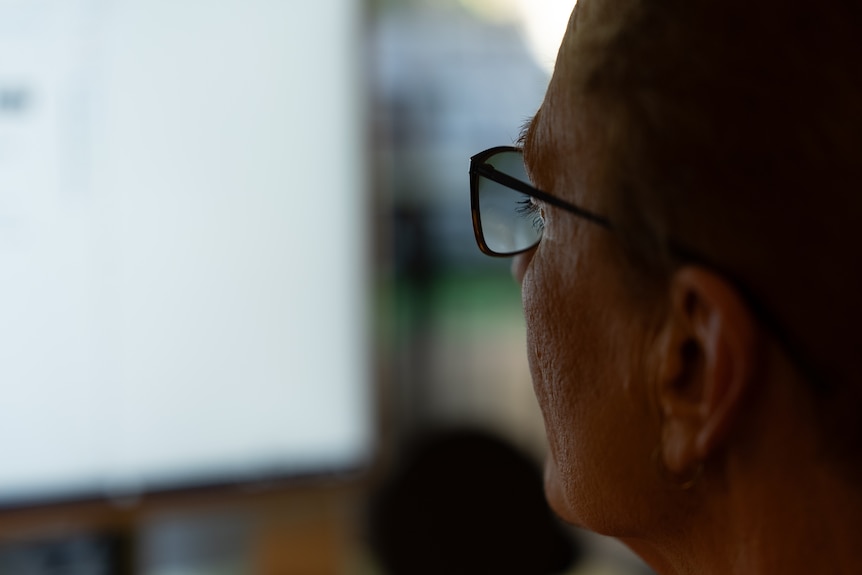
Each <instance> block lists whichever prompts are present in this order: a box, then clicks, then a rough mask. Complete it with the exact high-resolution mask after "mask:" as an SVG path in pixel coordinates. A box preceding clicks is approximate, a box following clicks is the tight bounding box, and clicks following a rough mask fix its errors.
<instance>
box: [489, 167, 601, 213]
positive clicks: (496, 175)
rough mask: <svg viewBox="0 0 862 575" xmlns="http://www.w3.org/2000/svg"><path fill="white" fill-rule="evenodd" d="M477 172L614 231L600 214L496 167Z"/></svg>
mask: <svg viewBox="0 0 862 575" xmlns="http://www.w3.org/2000/svg"><path fill="white" fill-rule="evenodd" d="M475 169H476V171H477V172H478V173H479V174H480V175H482V176H484V177H486V178H488V179H489V180H493V181H495V182H497V183H499V184H502V185H504V186H506V187H508V188H512V189H513V190H517V191H519V192H521V193H522V194H527V195H528V196H532V197H534V198H536V199H539V200H541V201H543V202H545V203H547V204H551V205H552V206H556V207H558V208H562V209H564V210H566V211H567V212H571V213H573V214H575V215H578V216H580V217H582V218H584V219H587V220H590V221H591V222H593V223H596V224H598V225H600V226H603V227H605V228H608V229H613V226H612V225H611V222H610V220H608V219H607V218H605V217H603V216H600V215H598V214H594V213H593V212H590V211H587V210H585V209H583V208H579V207H578V206H576V205H573V204H570V203H569V202H566V201H564V200H561V199H559V198H557V197H555V196H552V195H550V194H547V193H545V192H543V191H542V190H540V189H538V188H535V187H533V186H531V185H530V184H528V183H526V182H523V181H521V180H519V179H518V178H515V177H512V176H510V175H509V174H506V173H504V172H501V171H499V170H497V169H496V168H494V166H492V165H490V164H479V165H478V166H476V168H475Z"/></svg>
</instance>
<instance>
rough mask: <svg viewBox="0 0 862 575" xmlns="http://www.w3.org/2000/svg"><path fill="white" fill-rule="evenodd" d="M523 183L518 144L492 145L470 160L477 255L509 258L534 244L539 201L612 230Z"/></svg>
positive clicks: (537, 238) (538, 238)
mask: <svg viewBox="0 0 862 575" xmlns="http://www.w3.org/2000/svg"><path fill="white" fill-rule="evenodd" d="M529 182H530V178H529V176H527V169H526V167H525V166H524V154H523V153H522V151H521V150H520V149H519V148H515V147H512V146H498V147H495V148H490V149H488V150H485V151H484V152H480V153H478V154H476V155H475V156H473V157H472V158H470V205H471V211H472V214H473V232H474V233H475V234H476V242H477V243H478V244H479V249H480V250H482V252H483V253H485V254H488V255H489V256H500V257H506V256H513V255H515V254H519V253H521V252H525V251H527V250H529V249H532V248H533V247H535V246H536V245H538V243H539V242H540V241H541V239H542V232H543V230H544V218H543V215H542V212H541V210H542V205H541V204H547V205H551V206H555V207H558V208H561V209H563V210H566V211H567V212H570V213H573V214H575V215H577V216H580V217H582V218H584V219H586V220H589V221H591V222H593V223H595V224H598V225H600V226H602V227H604V228H607V229H612V226H611V222H610V221H609V220H608V219H607V218H605V217H603V216H600V215H598V214H594V213H592V212H590V211H587V210H585V209H583V208H579V207H578V206H575V205H573V204H570V203H568V202H566V201H563V200H561V199H559V198H556V197H554V196H552V195H550V194H547V193H545V192H543V191H541V190H539V189H537V188H535V187H533V186H532V185H531V184H530V183H529Z"/></svg>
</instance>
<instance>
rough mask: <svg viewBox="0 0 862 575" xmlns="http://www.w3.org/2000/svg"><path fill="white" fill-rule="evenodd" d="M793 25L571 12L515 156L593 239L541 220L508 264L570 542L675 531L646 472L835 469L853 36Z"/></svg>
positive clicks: (854, 81)
mask: <svg viewBox="0 0 862 575" xmlns="http://www.w3.org/2000/svg"><path fill="white" fill-rule="evenodd" d="M827 4H828V2H827ZM814 12H816V14H813V13H812V10H811V9H810V5H805V7H800V8H798V9H796V8H793V7H791V6H788V5H787V4H786V3H778V2H759V3H756V6H752V5H751V4H750V3H739V5H738V6H737V5H734V4H733V3H728V2H718V1H714V2H710V1H707V2H691V1H683V0H669V1H667V2H643V1H638V0H581V3H580V5H579V6H578V7H577V8H576V10H575V12H574V13H573V16H572V19H571V21H570V24H569V28H568V30H567V34H566V38H565V40H564V42H563V45H562V47H561V49H560V53H559V57H558V62H557V68H556V70H555V73H554V77H553V79H552V82H551V85H550V87H549V90H548V93H547V95H546V98H545V101H544V103H543V105H542V107H541V109H540V110H539V113H538V114H537V115H536V117H535V118H534V120H533V122H532V123H531V125H530V128H529V130H528V131H527V133H526V136H525V141H524V146H525V158H526V161H527V164H528V168H529V171H530V174H531V177H532V178H533V180H534V183H535V185H536V186H537V187H538V188H540V189H542V190H544V191H547V192H549V193H551V194H552V195H556V196H559V197H561V198H562V199H565V200H567V201H569V202H572V203H575V204H577V205H580V206H583V207H585V208H587V209H589V210H592V211H594V212H598V213H600V214H603V215H605V216H606V217H608V218H609V219H610V220H611V222H612V223H613V225H614V229H613V231H608V230H605V229H603V228H601V227H598V226H595V225H592V224H591V223H590V222H587V221H583V220H580V219H578V218H575V217H572V215H571V214H567V213H565V212H563V211H560V210H557V209H554V208H548V209H547V210H545V211H544V226H545V230H544V236H543V238H542V241H541V243H540V244H539V245H538V246H537V247H536V248H534V249H533V250H531V251H529V252H527V253H526V254H524V255H522V256H519V257H518V258H517V259H516V261H515V264H514V266H513V269H514V270H515V274H516V277H517V278H518V279H519V281H521V283H522V293H523V300H524V307H525V313H526V319H527V327H528V354H529V357H530V364H531V370H532V374H533V379H534V385H535V388H536V392H537V396H538V399H539V403H540V405H541V407H542V410H543V415H544V417H545V421H546V427H547V431H548V436H549V441H550V448H551V458H550V461H549V468H548V495H549V498H550V500H551V502H552V504H553V505H554V507H555V509H556V510H557V511H558V512H559V513H560V514H561V515H563V516H564V517H565V518H567V519H569V520H571V521H573V522H576V523H580V524H583V525H585V526H587V527H589V528H591V529H595V530H598V531H602V532H605V533H608V534H611V535H616V536H620V537H634V538H637V537H642V536H644V533H656V532H657V531H656V526H657V525H661V526H662V528H664V529H668V530H672V529H685V528H688V527H690V525H688V524H687V522H688V521H690V520H691V518H692V517H694V516H697V514H698V513H701V514H708V513H711V511H710V510H709V503H708V499H707V498H703V497H700V496H699V495H698V493H696V491H697V487H695V488H694V489H693V490H689V491H686V492H685V493H682V492H681V491H680V490H679V489H678V487H679V486H678V485H676V486H674V485H669V483H673V482H669V481H668V474H669V475H671V476H678V477H680V478H686V477H690V476H691V475H692V474H693V473H695V472H696V471H697V470H699V469H700V468H701V467H704V468H705V469H706V475H705V477H704V478H703V480H702V481H703V482H705V483H709V482H710V481H712V482H713V484H714V485H715V484H719V483H721V482H723V481H725V480H726V479H727V476H726V474H725V471H727V473H736V474H737V475H736V476H735V477H738V476H739V473H740V472H739V467H738V466H736V465H737V464H736V462H738V458H739V457H743V456H745V457H749V456H751V454H752V453H754V452H756V451H757V450H759V449H763V450H765V449H767V448H768V447H769V446H771V445H772V443H773V442H774V443H776V444H779V440H780V436H781V434H784V436H785V437H786V438H787V439H788V440H789V439H790V438H791V437H792V438H793V440H794V441H797V442H804V443H805V445H801V444H799V445H789V446H788V449H795V450H796V454H797V455H798V456H799V457H800V458H802V459H800V461H799V464H804V461H805V460H804V457H805V456H807V455H812V454H818V453H820V454H828V457H826V458H825V460H826V461H827V463H828V464H829V465H832V464H834V463H836V462H841V463H846V462H851V465H855V464H853V463H852V462H853V461H855V460H856V459H857V457H856V456H857V455H858V454H859V451H858V446H859V444H860V443H862V442H860V438H862V432H860V429H859V428H858V426H859V421H858V420H859V418H858V416H857V415H856V414H857V413H858V410H859V407H860V405H862V402H860V397H859V396H860V393H859V383H858V382H859V381H860V377H862V354H860V353H858V350H857V347H858V337H857V336H856V335H855V329H856V326H857V325H858V324H859V323H860V322H862V316H860V306H858V305H857V304H856V303H855V300H854V298H855V297H856V296H855V294H857V293H859V291H860V290H862V266H860V262H859V256H858V255H857V253H856V249H855V246H856V245H858V243H859V241H860V239H862V238H859V236H858V234H859V231H858V230H857V229H856V227H858V226H854V224H853V222H854V220H855V218H856V215H855V214H858V213H860V208H862V205H860V203H862V199H860V198H862V195H859V194H856V193H854V190H855V189H856V188H857V187H858V186H859V184H860V183H862V162H859V161H857V159H856V157H855V156H856V155H857V153H858V152H857V150H858V149H859V146H858V145H856V142H855V140H856V138H857V134H860V133H862V107H860V106H859V105H858V102H860V101H862V53H860V52H862V43H859V41H858V38H859V37H860V33H859V30H862V27H860V19H859V15H858V14H857V13H856V9H855V8H852V7H847V6H844V4H840V5H839V3H836V5H835V6H828V7H826V6H825V5H824V7H823V8H822V9H821V8H820V7H819V6H818V9H817V10H816V11H814ZM797 435H798V436H799V437H797ZM809 440H810V441H809ZM777 458H778V456H777V455H776V460H775V461H772V460H770V461H764V465H767V464H768V465H774V466H776V467H779V466H780V465H779V463H778V462H777ZM821 459H823V458H821ZM746 461H748V460H746ZM729 462H731V463H729ZM820 463H822V461H820V460H818V464H820ZM730 466H736V467H733V469H732V470H728V468H729V467H730ZM843 467H844V468H845V471H846V467H847V466H846V465H844V466H843ZM657 469H663V470H664V472H657ZM753 469H754V467H752V468H751V469H750V470H748V469H747V470H746V472H749V473H750V472H752V471H751V470H753ZM665 472H666V473H665ZM683 483H684V481H683Z"/></svg>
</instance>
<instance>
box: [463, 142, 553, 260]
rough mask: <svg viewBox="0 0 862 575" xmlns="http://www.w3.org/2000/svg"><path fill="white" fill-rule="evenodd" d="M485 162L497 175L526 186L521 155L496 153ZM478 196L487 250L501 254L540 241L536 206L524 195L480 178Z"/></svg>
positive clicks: (508, 152) (513, 152)
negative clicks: (498, 173) (499, 174)
mask: <svg viewBox="0 0 862 575" xmlns="http://www.w3.org/2000/svg"><path fill="white" fill-rule="evenodd" d="M485 163H486V164H490V165H491V166H493V167H494V168H495V169H496V170H497V171H499V172H503V173H504V174H507V175H509V176H511V177H513V178H517V179H519V180H521V181H522V182H524V183H527V184H529V183H530V179H529V177H528V176H527V170H526V168H525V167H524V157H523V154H521V152H518V151H506V152H499V153H497V154H494V155H493V156H491V157H490V158H488V159H487V160H486V161H485ZM478 196H479V219H480V221H481V224H482V237H483V238H484V240H485V244H486V245H487V246H488V248H489V249H490V250H491V251H493V252H495V253H497V254H501V255H505V254H514V253H518V252H522V251H524V250H527V249H529V248H531V247H533V246H534V245H536V244H537V243H538V242H539V240H540V239H541V238H542V227H543V226H542V218H541V215H540V214H539V211H538V206H537V204H536V202H535V200H534V199H533V198H531V197H530V196H528V195H527V194H524V193H521V192H519V191H517V190H513V189H512V188H509V187H507V186H504V185H502V184H499V183H497V182H495V181H493V180H490V179H488V178H485V177H482V176H480V177H479V181H478Z"/></svg>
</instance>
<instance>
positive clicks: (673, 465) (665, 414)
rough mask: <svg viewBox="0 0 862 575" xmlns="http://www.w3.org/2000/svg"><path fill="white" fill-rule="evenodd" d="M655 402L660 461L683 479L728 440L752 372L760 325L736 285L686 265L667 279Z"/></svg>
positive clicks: (749, 387) (754, 365) (754, 367)
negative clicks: (666, 311) (659, 426)
mask: <svg viewBox="0 0 862 575" xmlns="http://www.w3.org/2000/svg"><path fill="white" fill-rule="evenodd" d="M670 297H671V301H670V307H669V315H668V320H667V323H666V326H665V330H666V331H665V333H664V338H663V339H662V344H661V349H660V353H661V359H660V368H659V378H658V382H657V388H658V389H657V399H658V405H659V409H660V410H661V416H662V445H661V450H662V452H661V457H662V459H663V463H664V465H665V466H666V467H667V469H668V471H670V472H672V473H677V474H684V473H686V472H688V471H690V470H691V469H693V468H695V467H697V466H698V465H699V464H701V463H703V462H704V461H705V460H706V459H707V458H708V457H709V456H710V455H711V454H712V453H713V452H714V451H715V450H716V448H718V447H719V446H721V444H722V443H723V442H724V441H725V439H726V438H727V437H728V435H729V433H730V431H731V430H732V429H733V426H734V424H735V422H736V421H737V420H738V415H739V413H740V411H741V408H742V406H743V404H744V400H745V398H746V396H747V393H748V392H749V391H750V390H751V388H752V386H753V384H754V383H755V382H754V378H755V372H756V368H757V365H756V363H757V358H758V354H757V340H758V337H757V335H758V329H759V328H758V324H757V322H756V321H755V319H754V317H753V316H752V314H751V312H750V311H749V309H748V307H747V306H746V303H745V301H744V300H743V299H742V297H741V296H740V294H739V292H738V291H737V290H736V289H735V288H734V286H733V285H732V284H731V283H730V282H728V281H727V280H726V279H725V278H723V277H722V276H721V275H718V274H716V273H715V272H712V271H710V270H708V269H706V268H702V267H698V266H686V267H683V268H680V269H679V270H678V271H676V272H675V273H674V275H673V277H672V278H671V282H670Z"/></svg>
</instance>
